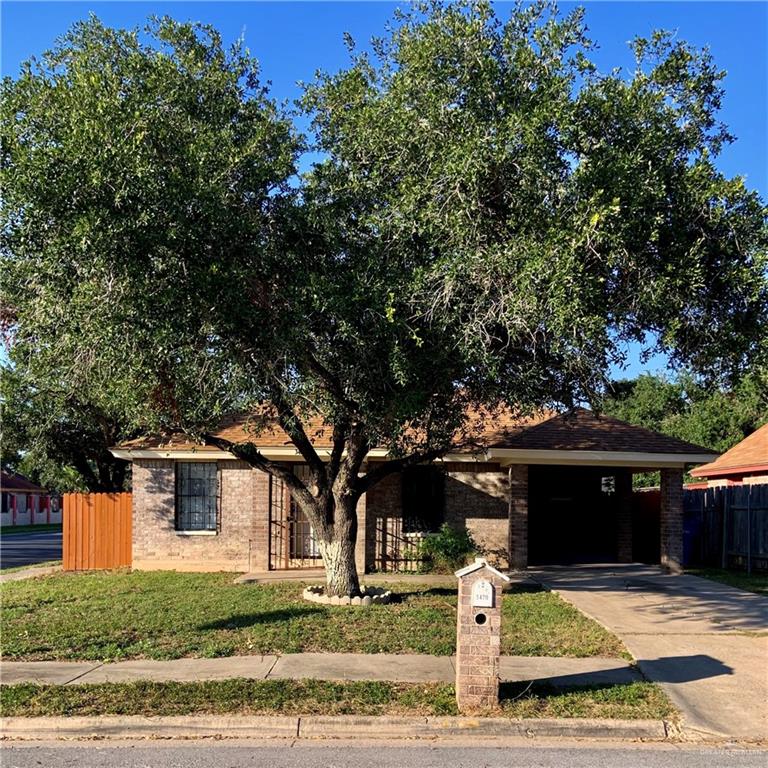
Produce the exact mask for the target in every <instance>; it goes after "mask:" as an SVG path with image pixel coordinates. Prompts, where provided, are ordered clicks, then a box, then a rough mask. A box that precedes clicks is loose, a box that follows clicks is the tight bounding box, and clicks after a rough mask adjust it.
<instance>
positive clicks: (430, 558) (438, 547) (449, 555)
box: [420, 523, 478, 573]
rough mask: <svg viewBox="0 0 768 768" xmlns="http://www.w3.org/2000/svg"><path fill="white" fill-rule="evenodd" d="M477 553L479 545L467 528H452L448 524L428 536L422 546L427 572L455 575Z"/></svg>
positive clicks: (421, 552) (421, 550)
mask: <svg viewBox="0 0 768 768" xmlns="http://www.w3.org/2000/svg"><path fill="white" fill-rule="evenodd" d="M477 551H478V549H477V544H475V541H474V539H473V538H472V534H471V533H470V532H469V531H468V530H467V529H466V528H452V527H451V526H450V525H448V523H443V524H442V525H441V526H440V530H439V531H438V532H437V533H435V534H432V535H431V536H427V537H426V538H425V539H424V541H422V543H421V546H420V554H421V555H422V556H423V557H424V559H425V565H426V566H427V570H432V571H436V572H437V573H453V572H454V571H457V570H458V569H459V568H463V567H464V566H465V565H466V564H467V560H468V559H469V558H470V557H471V556H472V555H474V554H475V553H476V552H477Z"/></svg>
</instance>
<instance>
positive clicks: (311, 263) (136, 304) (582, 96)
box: [0, 0, 768, 573]
mask: <svg viewBox="0 0 768 768" xmlns="http://www.w3.org/2000/svg"><path fill="white" fill-rule="evenodd" d="M502 8H503V12H502V13H501V15H497V13H496V11H495V10H494V9H493V7H492V6H491V5H490V4H489V3H488V2H484V1H483V0H480V1H479V2H466V3H464V2H460V3H445V4H442V3H428V4H424V5H421V4H417V5H416V6H413V7H412V8H411V9H410V10H407V11H405V12H403V13H400V14H399V15H397V16H396V18H395V19H394V21H393V23H392V24H391V25H390V26H389V27H388V28H387V30H386V31H385V33H384V34H383V36H382V37H381V38H379V39H378V40H376V41H375V45H374V53H373V55H371V56H368V55H365V54H357V53H355V51H354V49H353V50H352V52H351V59H350V63H349V65H348V66H347V67H346V68H344V69H342V70H341V71H339V72H337V73H333V74H323V73H321V74H320V75H318V76H317V77H316V79H315V80H314V81H313V82H312V83H311V84H310V85H309V86H308V87H307V88H306V92H305V95H304V98H303V99H302V101H301V105H300V110H301V112H302V114H301V115H299V116H297V117H300V118H301V119H302V120H303V121H306V122H309V123H310V124H311V135H309V136H308V137H301V136H299V135H297V131H296V129H295V127H294V124H293V123H292V120H291V117H290V116H289V115H287V114H286V113H285V112H284V111H283V110H282V109H281V108H280V107H279V106H278V105H277V104H275V102H274V101H273V100H272V99H271V98H270V96H269V94H268V93H267V91H266V90H265V89H264V88H263V86H262V85H261V84H260V82H259V79H258V67H257V64H256V61H255V59H254V58H253V57H252V56H251V55H250V54H249V53H248V52H247V51H245V50H244V49H243V48H242V46H241V45H235V46H234V47H232V48H231V49H229V50H227V49H226V48H225V47H224V46H223V44H222V41H221V39H220V37H219V35H218V34H217V33H216V31H215V30H213V29H211V28H210V27H205V26H200V25H190V24H179V23H176V22H174V21H172V20H169V19H163V20H159V21H157V20H155V21H153V22H151V23H150V25H149V28H148V29H147V30H146V35H147V36H146V38H143V37H140V35H139V33H138V32H137V31H122V30H112V29H108V28H106V27H104V26H103V25H102V24H101V23H100V22H99V21H98V20H96V19H95V18H91V19H90V20H88V21H86V22H82V23H79V24H77V25H75V26H74V27H73V28H72V30H71V31H70V32H69V33H68V34H67V35H66V36H64V37H63V38H62V39H61V40H59V41H58V42H57V44H56V46H55V48H54V49H53V50H52V51H51V52H49V53H48V54H46V55H45V56H44V57H43V58H42V59H41V60H40V61H33V62H29V63H27V64H25V65H24V67H23V68H22V71H21V72H20V73H19V76H18V77H17V78H15V79H11V78H6V79H5V80H4V81H3V85H2V93H1V94H0V96H2V106H1V107H0V110H1V112H0V140H1V141H2V168H1V174H2V175H1V177H0V182H2V186H3V207H2V213H1V214H0V216H1V218H0V232H2V265H1V266H2V269H0V280H1V281H2V282H1V283H0V289H2V293H3V297H4V301H5V302H6V305H7V306H6V307H5V309H4V311H3V313H2V317H3V320H4V324H5V326H6V330H7V332H8V333H9V334H10V337H11V342H12V347H13V350H14V353H13V356H12V360H13V364H14V365H15V366H20V365H23V366H25V367H26V368H25V371H26V370H28V371H29V374H28V378H29V380H30V381H33V382H37V381H38V380H40V381H43V380H45V379H46V377H47V376H48V375H50V372H51V371H55V372H56V377H57V379H58V381H57V382H56V387H55V388H54V387H51V389H52V390H54V391H60V392H63V393H65V394H68V395H71V394H72V393H76V394H78V395H82V393H86V395H82V396H83V397H84V399H86V400H87V401H88V404H89V405H90V404H94V405H95V406H97V408H98V411H99V412H100V413H103V414H107V415H108V416H109V418H117V423H118V424H119V425H120V426H121V428H122V429H126V430H133V429H137V430H148V429H158V428H160V429H176V428H183V429H185V430H187V431H189V432H192V433H195V434H205V433H206V432H207V431H208V430H210V428H211V427H212V426H213V425H214V424H216V423H217V422H218V421H219V419H220V418H221V416H222V415H223V414H224V413H226V412H228V411H230V410H232V409H235V408H244V407H249V406H251V405H253V404H256V403H260V402H263V401H269V402H271V403H272V404H274V406H275V408H276V409H277V411H278V415H279V417H280V419H281V422H282V423H283V425H284V427H285V428H286V429H287V430H288V433H289V436H290V437H291V439H293V440H294V442H295V443H296V444H297V445H298V446H299V450H300V451H301V453H302V455H303V457H304V458H305V460H307V462H308V464H309V465H310V469H311V472H312V474H313V482H314V484H315V486H316V488H317V495H316V496H312V497H311V498H310V496H311V495H310V494H309V493H308V491H307V489H306V488H305V487H304V486H303V485H302V484H301V482H300V481H299V480H297V479H296V478H295V477H294V476H293V475H292V474H291V473H287V472H283V473H282V475H281V477H283V479H284V481H285V482H286V483H287V484H288V486H289V488H290V489H291V493H292V494H293V495H294V498H296V499H297V500H299V502H300V503H301V504H303V506H304V508H305V511H306V512H307V514H308V516H309V518H310V520H311V521H312V523H313V525H314V526H315V530H316V532H318V534H319V535H320V537H321V539H323V540H325V539H332V538H333V537H338V536H341V535H345V536H348V535H349V532H350V531H352V530H353V527H352V526H351V525H349V524H348V519H347V518H348V517H349V515H350V514H353V512H350V511H349V510H353V509H354V504H352V503H351V502H350V503H349V504H348V509H347V510H346V511H344V512H342V511H339V510H338V504H337V502H338V501H339V500H340V499H347V500H348V501H349V499H352V500H354V496H355V495H359V494H360V493H362V492H363V491H364V490H366V489H367V488H368V487H370V484H372V483H373V482H376V481H377V480H378V479H380V477H381V476H382V474H383V473H384V472H388V471H394V469H398V468H400V466H401V465H398V464H392V463H389V462H387V463H382V465H380V466H379V467H378V468H377V469H372V470H371V471H370V472H369V473H368V475H369V477H367V478H366V477H362V476H361V475H362V472H361V467H362V461H363V458H364V457H365V455H366V453H367V451H368V449H369V448H370V447H372V446H382V447H386V448H388V449H390V451H391V455H392V456H395V457H397V456H410V457H411V458H412V460H413V461H414V462H416V461H419V460H423V459H425V458H431V457H432V456H434V455H439V454H440V453H444V452H445V451H446V450H447V449H448V447H449V446H450V444H451V440H452V438H453V437H454V436H455V435H456V434H457V433H458V434H459V435H461V436H462V437H467V438H472V437H473V435H472V434H466V433H465V431H464V430H465V428H466V427H467V424H466V422H465V416H464V414H465V412H466V407H467V406H472V405H478V404H484V405H488V406H491V407H493V406H494V405H497V404H499V403H501V402H507V403H509V405H510V406H511V407H512V408H513V409H514V410H516V411H519V412H528V411H531V410H533V409H534V408H537V407H541V406H570V405H572V404H574V403H578V402H583V401H587V402H591V401H594V400H595V399H596V398H597V397H598V396H599V395H600V393H601V392H602V391H603V390H604V388H605V384H606V381H605V376H606V371H607V370H609V366H610V364H611V363H614V362H617V361H620V360H621V359H622V357H623V355H624V353H625V349H626V345H627V342H632V341H643V340H644V339H645V338H646V334H649V333H650V335H649V336H648V338H654V339H658V340H659V341H658V347H659V348H660V349H661V350H663V351H664V352H666V353H668V354H669V355H670V356H671V358H672V360H673V361H674V362H675V363H676V364H685V365H689V366H690V367H691V368H692V369H694V370H695V371H696V372H697V373H699V374H702V375H706V376H707V377H708V378H710V379H713V380H722V381H727V380H730V379H735V378H737V377H738V375H739V374H741V373H743V372H744V371H745V370H747V369H749V367H750V365H753V364H755V363H756V362H758V361H759V360H760V359H762V358H763V356H764V354H765V351H766V350H765V344H766V339H768V282H767V278H766V274H767V270H766V258H767V256H766V253H767V250H768V249H767V248H766V243H767V242H768V230H767V229H766V209H765V206H764V204H763V202H762V201H761V199H760V198H759V196H758V195H757V194H756V193H755V192H753V191H750V190H749V189H747V188H746V186H745V184H744V181H743V179H741V178H735V179H728V178H726V177H725V176H724V175H723V174H722V173H720V172H719V171H718V170H717V169H716V167H715V165H714V158H715V157H716V156H717V154H718V153H719V152H720V150H721V148H722V146H723V144H724V143H726V142H728V141H729V140H730V137H729V135H728V133H727V131H726V129H725V128H724V126H722V125H721V124H720V123H719V122H718V116H717V112H718V108H719V105H720V100H721V97H722V88H721V80H722V73H721V72H719V71H718V70H717V68H716V67H715V65H714V62H713V61H712V59H711V57H710V55H709V54H708V53H707V52H706V51H699V50H696V49H694V48H692V47H691V46H689V45H687V44H686V43H684V42H682V41H679V40H676V39H675V38H674V37H673V36H671V35H668V34H665V33H655V34H654V35H652V36H651V37H650V38H649V39H647V40H636V41H635V42H634V43H633V48H634V51H635V54H636V65H635V67H634V69H633V70H632V71H631V72H623V71H619V70H614V71H611V72H609V73H600V72H599V71H598V70H597V68H596V67H595V65H594V64H593V63H592V62H591V61H590V58H589V57H590V55H591V49H592V43H591V41H590V40H589V39H588V37H587V34H586V27H585V24H584V18H583V14H584V11H583V10H580V9H579V10H575V11H573V12H571V13H568V14H560V13H558V12H557V9H556V8H555V7H554V6H551V5H548V4H545V3H541V2H538V3H533V4H530V5H519V6H515V7H513V8H509V7H506V6H502ZM145 40H146V42H145ZM305 150H313V151H317V152H318V153H319V160H317V162H315V163H314V164H313V165H312V167H311V168H310V170H309V171H308V172H307V173H306V174H304V175H302V176H297V175H296V167H297V159H298V158H299V156H300V155H301V154H302V152H304V151H305ZM651 346H653V345H651ZM15 350H18V352H16V351H15ZM26 375H27V374H26V373H25V376H26ZM310 416H312V417H318V416H319V417H321V418H322V419H323V420H325V421H326V422H328V423H329V424H331V425H333V427H334V428H335V429H334V438H335V440H334V442H335V447H336V451H335V452H334V454H333V455H334V456H335V457H337V460H334V461H331V462H327V463H323V462H321V461H320V459H319V458H318V457H317V455H316V454H315V453H314V452H313V450H312V448H311V446H310V445H309V440H307V439H306V434H305V431H304V429H303V426H304V425H305V424H306V422H307V417H310ZM259 427H260V424H255V425H254V428H256V429H258V428H259ZM224 447H225V448H226V447H227V446H224ZM229 447H230V448H231V446H229ZM243 456H244V457H245V458H246V459H247V460H249V461H251V462H252V463H254V464H255V465H257V466H260V467H262V468H267V469H268V471H271V472H273V473H279V472H280V471H281V470H280V468H279V467H278V466H276V465H269V464H268V463H266V461H265V460H264V459H263V457H259V455H258V453H257V452H256V451H247V452H246V453H244V454H243ZM342 456H344V457H345V458H344V461H343V462H342V460H341V457H342ZM334 510H336V511H335V512H334ZM331 521H335V522H334V525H336V524H337V523H338V530H335V531H330V530H329V529H328V526H330V525H331ZM344 568H345V569H346V571H347V572H348V573H354V568H353V567H352V566H351V564H350V563H345V564H344Z"/></svg>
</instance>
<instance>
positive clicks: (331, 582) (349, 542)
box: [318, 496, 360, 597]
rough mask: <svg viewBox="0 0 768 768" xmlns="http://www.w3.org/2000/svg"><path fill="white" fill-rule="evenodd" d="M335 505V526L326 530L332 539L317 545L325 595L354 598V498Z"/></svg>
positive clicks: (357, 584)
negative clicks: (320, 559) (324, 582)
mask: <svg viewBox="0 0 768 768" xmlns="http://www.w3.org/2000/svg"><path fill="white" fill-rule="evenodd" d="M334 502H335V503H334V524H333V526H329V527H330V531H329V533H330V534H331V536H330V538H327V539H322V538H321V539H320V541H318V548H319V549H320V554H321V556H322V558H323V565H324V566H325V579H326V587H325V589H326V594H328V595H330V596H334V595H338V596H339V597H343V596H345V595H349V596H350V597H355V596H357V595H359V594H360V581H359V579H358V577H357V566H356V563H355V544H356V541H357V497H351V496H347V497H345V498H344V499H334Z"/></svg>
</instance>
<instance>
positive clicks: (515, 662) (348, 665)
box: [0, 653, 642, 687]
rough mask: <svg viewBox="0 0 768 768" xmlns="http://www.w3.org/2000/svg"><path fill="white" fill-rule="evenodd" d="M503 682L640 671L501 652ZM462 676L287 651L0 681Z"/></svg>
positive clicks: (626, 677)
mask: <svg viewBox="0 0 768 768" xmlns="http://www.w3.org/2000/svg"><path fill="white" fill-rule="evenodd" d="M500 675H501V679H502V681H504V682H518V681H528V680H541V681H542V682H546V683H548V684H550V685H555V686H558V687H565V686H577V685H622V684H627V683H632V682H636V681H638V680H641V679H642V676H641V675H640V673H639V672H638V671H637V670H636V669H635V668H634V667H633V666H631V665H630V664H628V663H627V662H626V661H624V660H623V659H612V658H596V657H590V658H586V659H574V658H554V657H549V656H546V657H537V656H502V658H501V665H500ZM455 676H456V670H455V667H454V659H453V658H452V657H450V656H426V655H417V654H387V653H381V654H362V653H295V654H286V655H284V656H230V657H225V658H218V659H175V660H173V661H147V660H138V661H119V662H114V663H107V664H105V663H101V662H97V661H93V662H87V661H85V662H77V661H72V662H67V661H31V662H27V661H3V662H2V663H1V664H0V682H1V683H2V684H3V685H13V684H16V683H41V684H49V685H73V684H81V683H122V682H130V681H134V680H155V681H171V680H175V681H183V682H190V681H196V680H227V679H231V678H248V679H252V680H268V679H292V680H301V679H315V680H389V681H393V682H407V683H422V682H446V683H452V682H453V681H454V679H455Z"/></svg>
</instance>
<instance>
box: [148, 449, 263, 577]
mask: <svg viewBox="0 0 768 768" xmlns="http://www.w3.org/2000/svg"><path fill="white" fill-rule="evenodd" d="M217 464H218V467H219V484H220V486H219V487H220V507H219V530H218V531H217V532H216V533H215V534H214V535H206V534H202V535H200V534H198V535H195V534H193V535H189V534H184V533H180V532H177V531H176V530H175V528H174V493H175V474H174V462H173V461H167V460H155V459H151V460H147V459H138V460H136V461H134V462H133V567H134V568H136V569H139V570H152V569H172V570H179V571H218V570H222V571H248V570H262V569H266V564H267V558H268V547H267V536H268V514H269V508H268V496H267V495H266V493H265V491H266V490H267V489H268V478H267V476H266V475H265V474H264V473H262V472H258V471H257V470H254V469H252V468H251V467H249V466H248V465H247V464H246V463H244V462H241V461H233V460H227V461H220V462H217Z"/></svg>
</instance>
